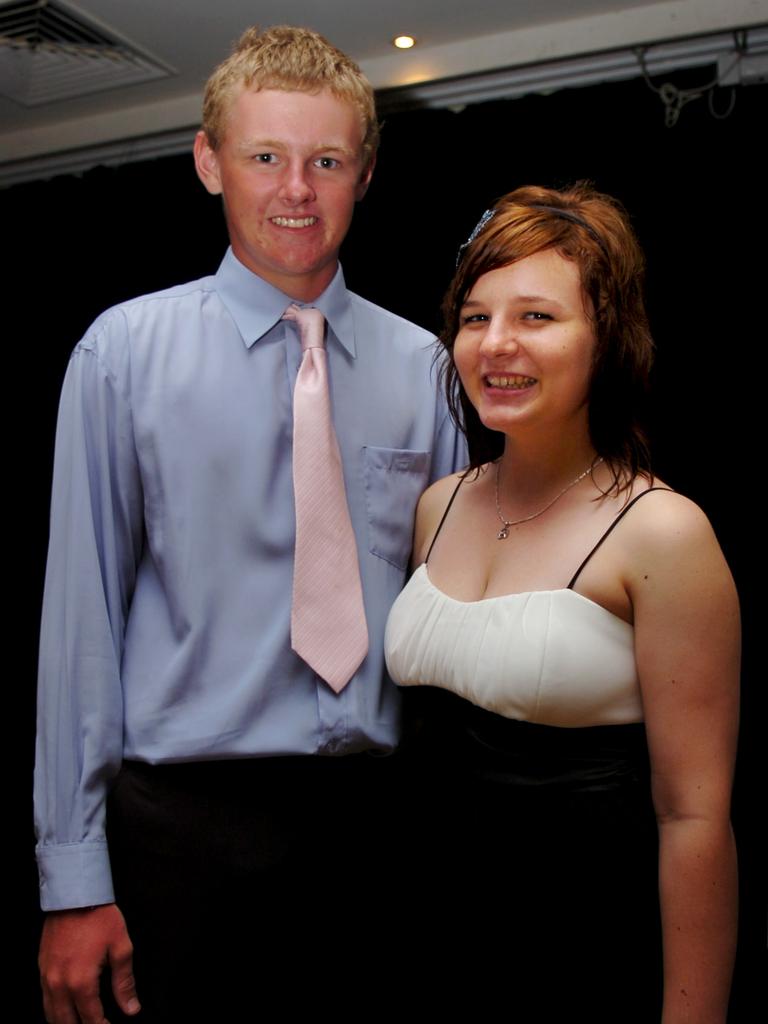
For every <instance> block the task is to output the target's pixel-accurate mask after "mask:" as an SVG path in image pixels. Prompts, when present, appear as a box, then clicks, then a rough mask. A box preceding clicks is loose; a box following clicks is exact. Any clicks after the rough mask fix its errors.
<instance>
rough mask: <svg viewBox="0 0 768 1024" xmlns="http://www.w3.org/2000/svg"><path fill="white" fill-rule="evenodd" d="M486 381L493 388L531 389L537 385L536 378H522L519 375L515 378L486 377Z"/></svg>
mask: <svg viewBox="0 0 768 1024" xmlns="http://www.w3.org/2000/svg"><path fill="white" fill-rule="evenodd" d="M485 379H486V381H487V382H488V384H489V385H490V386H491V387H492V388H511V389H515V388H529V387H531V386H532V385H533V384H535V383H536V378H535V377H521V376H519V375H516V376H514V377H486V378H485Z"/></svg>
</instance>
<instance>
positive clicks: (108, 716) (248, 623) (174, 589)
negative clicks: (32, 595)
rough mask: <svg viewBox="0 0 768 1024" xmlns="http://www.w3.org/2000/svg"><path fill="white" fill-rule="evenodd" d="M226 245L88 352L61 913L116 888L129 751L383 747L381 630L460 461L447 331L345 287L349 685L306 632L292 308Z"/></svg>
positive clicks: (48, 612)
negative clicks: (360, 627)
mask: <svg viewBox="0 0 768 1024" xmlns="http://www.w3.org/2000/svg"><path fill="white" fill-rule="evenodd" d="M289 301H290V300H289V298H288V296H286V295H284V294H282V293H281V292H279V291H278V290H276V289H275V288H273V287H272V286H271V285H269V284H267V283H266V282H265V281H263V280H262V279H261V278H259V277H257V276H255V275H254V274H252V273H251V272H250V271H249V270H247V269H246V268H245V267H244V266H243V265H242V264H240V263H239V262H238V260H237V259H236V258H235V257H234V255H233V254H232V252H231V250H230V251H229V252H228V253H227V255H226V256H225V258H224V261H223V263H222V265H221V267H220V268H219V271H218V273H217V274H216V276H215V277H207V278H203V279H201V280H199V281H194V282H192V283H190V284H186V285H181V286H179V287H176V288H171V289H169V290H167V291H163V292H158V293H156V294H153V295H146V296H143V297H141V298H138V299H134V300H132V301H130V302H126V303H123V304H122V305H119V306H117V307H115V308H114V309H111V310H109V311H107V312H106V313H104V314H103V315H102V316H101V317H99V319H98V320H97V321H96V322H95V323H94V324H93V326H92V327H91V329H90V330H89V331H88V333H87V334H86V336H85V337H84V338H83V340H82V341H81V342H80V343H79V345H78V346H77V348H76V349H75V351H74V353H73V355H72V359H71V362H70V365H69V368H68V371H67V376H66V379H65V383H64V389H63V393H62V399H61V408H60V412H59V423H58V430H57V440H56V461H55V469H54V484H53V505H52V520H51V541H50V550H49V559H48V571H47V576H46V593H45V602H44V612H43V626H42V638H41V657H40V696H39V702H40V712H39V727H38V755H37V766H36V783H35V789H36V820H37V828H38V839H39V843H38V862H39V866H40V877H41V894H42V905H43V908H44V909H48V910H51V909H57V908H67V907H77V906H87V905H93V904H98V903H105V902H109V901H111V900H112V898H113V894H112V885H111V875H110V870H109V858H108V853H107V847H106V841H105V836H104V809H105V799H106V792H107V789H108V786H109V782H110V779H111V778H112V777H113V776H114V775H115V774H116V772H117V771H118V769H119V767H120V763H121V761H122V759H123V758H124V757H125V758H131V759H136V760H141V761H147V762H150V763H152V764H156V763H166V762H179V761H189V760H194V761H199V760H205V759H216V758H244V757H254V756H279V755H290V754H322V755H339V754H345V753H350V752H355V751H362V750H381V751H387V750H390V749H391V748H392V746H393V745H394V744H395V742H396V741H397V735H398V694H397V691H396V689H395V687H394V686H393V685H392V684H391V683H390V682H389V680H388V679H387V678H386V674H385V668H384V662H383V635H384V626H385V621H386V617H387V613H388V611H389V608H390V606H391V604H392V602H393V600H394V598H395V597H396V595H397V593H398V592H399V590H400V589H401V587H402V584H403V581H404V577H405V573H406V567H407V564H408V558H409V554H410V548H411V532H412V527H413V513H414V509H415V506H416V502H417V499H418V497H419V495H420V494H421V492H422V491H423V490H424V488H425V487H426V486H427V484H428V483H429V482H430V481H431V480H433V479H436V478H438V477H440V476H443V475H445V474H446V473H449V472H451V471H452V470H453V469H454V468H455V467H456V465H457V463H461V462H462V461H463V455H464V452H463V446H462V445H461V444H460V443H458V442H457V439H456V435H455V431H454V429H453V427H452V425H451V423H450V420H449V419H448V417H447V411H446V408H445V405H444V403H443V401H442V400H441V399H440V398H439V397H438V394H437V388H436V382H435V374H434V371H433V369H432V356H433V349H432V338H431V336H430V335H429V334H427V333H426V332H424V331H422V330H421V329H420V328H417V327H414V326H413V325H412V324H409V323H407V322H406V321H404V320H402V319H400V318H399V317H397V316H394V315H393V314H391V313H388V312H386V311H385V310H383V309H380V308H379V307H377V306H374V305H372V304H371V303H369V302H366V301H365V300H364V299H361V298H360V297H359V296H357V295H354V294H353V293H351V292H349V291H347V289H346V287H345V285H344V279H343V275H342V272H341V269H339V270H338V272H337V274H336V276H335V278H334V280H333V281H332V282H331V284H330V285H329V287H328V288H327V289H326V291H325V292H324V293H323V294H322V295H321V296H320V298H319V299H318V300H317V301H316V302H315V303H313V305H316V306H317V307H318V308H319V309H321V310H322V312H323V313H324V314H325V317H326V319H327V321H328V346H327V347H328V360H329V373H330V382H331V383H330V387H331V401H332V406H333V416H334V421H335V426H336V431H337V434H338V438H339V444H340V447H341V453H342V460H343V464H344V478H345V483H346V488H347V496H348V501H349V506H350V514H351V518H352V525H353V528H354V532H355V537H356V540H357V548H358V554H359V561H360V572H361V577H362V582H363V593H364V598H365V609H366V617H367V621H368V629H369V634H370V651H369V653H368V656H367V657H366V659H365V660H364V662H363V664H362V665H361V667H360V669H359V670H358V672H357V674H356V675H355V676H354V678H353V679H352V681H351V682H350V683H349V685H348V686H347V687H346V688H345V689H344V690H343V691H342V693H341V694H338V695H337V694H335V693H334V692H333V691H332V690H331V689H330V688H329V687H328V686H327V685H326V684H325V683H324V682H322V681H321V680H320V679H319V678H318V677H317V676H316V675H315V674H314V673H313V672H312V670H311V669H310V668H309V667H308V666H307V665H306V664H305V663H304V662H303V661H301V660H300V659H299V658H298V657H297V656H296V655H295V654H294V653H293V652H292V651H291V649H290V640H289V621H290V602H291V581H292V571H293V547H294V510H293V485H292V478H291V434H292V393H293V385H294V382H295V378H296V372H297V369H298V365H299V361H300V358H301V346H300V343H299V340H298V334H297V330H296V325H295V324H293V323H289V322H286V321H283V320H281V315H282V313H283V311H284V309H285V308H286V306H287V305H288V303H289Z"/></svg>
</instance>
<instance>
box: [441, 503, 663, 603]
mask: <svg viewBox="0 0 768 1024" xmlns="http://www.w3.org/2000/svg"><path fill="white" fill-rule="evenodd" d="M651 491H669V492H670V493H674V492H673V491H672V488H671V487H649V488H648V490H647V491H643V492H642V493H641V494H638V495H636V496H635V497H634V498H633V499H632V501H630V503H629V504H628V505H625V506H624V508H623V509H622V510H621V512H619V514H618V515H617V516H616V518H615V519H614V520H613V522H612V523H611V525H610V526H609V527H608V529H607V530H606V531H605V533H604V534H603V535H602V537H601V538H600V540H599V541H598V542H597V544H595V546H594V547H593V548H592V550H591V551H590V552H589V554H588V555H587V557H586V558H585V559H584V561H583V562H582V563H581V565H580V566H579V568H578V569H577V570H576V572H575V573H574V574H573V576H572V577H571V582H570V583H569V584H568V586H567V587H566V590H573V585H574V583H575V582H576V580H577V579H578V578H579V576H581V571H582V569H584V567H585V566H586V564H587V562H588V561H589V560H590V558H591V557H592V555H594V553H595V552H596V551H597V549H598V548H599V547H600V545H601V544H602V543H603V541H604V540H606V539H607V538H608V537H609V536H610V534H611V533H612V532H613V530H615V529H616V527H617V526H618V525H619V523H620V522H621V520H622V519H623V518H624V516H625V515H626V514H627V512H629V510H630V509H631V508H632V506H633V505H635V504H636V503H637V502H638V501H640V499H641V498H644V497H645V496H646V494H650V493H651ZM449 507H450V506H449Z"/></svg>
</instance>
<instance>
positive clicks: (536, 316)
mask: <svg viewBox="0 0 768 1024" xmlns="http://www.w3.org/2000/svg"><path fill="white" fill-rule="evenodd" d="M551 319H552V317H551V315H550V314H549V313H539V312H538V311H536V310H531V311H530V313H526V314H525V315H524V316H523V320H551Z"/></svg>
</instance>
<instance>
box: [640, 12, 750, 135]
mask: <svg viewBox="0 0 768 1024" xmlns="http://www.w3.org/2000/svg"><path fill="white" fill-rule="evenodd" d="M733 39H734V45H735V48H736V52H735V54H734V55H733V60H732V61H731V62H730V64H728V65H727V67H726V68H725V69H724V70H723V72H722V73H721V72H720V69H719V68H718V71H717V73H716V74H715V77H714V78H713V79H712V80H711V81H709V82H707V83H706V84H705V85H699V86H696V87H694V88H689V89H678V87H677V86H676V85H675V84H674V83H673V82H664V83H663V85H655V84H654V83H653V82H652V81H651V75H650V72H649V70H648V63H647V61H646V55H647V53H648V49H649V47H647V46H637V47H635V51H634V52H635V56H636V57H637V61H638V63H639V65H640V70H641V71H642V74H643V79H644V80H645V84H646V85H647V86H648V88H649V89H650V90H651V92H655V93H656V95H657V96H658V97H659V98H660V99H661V102H662V103H663V104H664V123H665V125H666V126H667V128H674V127H675V125H676V124H677V122H678V120H679V119H680V112H681V111H682V109H683V107H684V106H685V105H686V104H687V103H690V102H691V101H692V100H698V99H701V97H702V96H706V97H707V106H708V108H709V112H710V114H711V115H712V117H715V118H717V119H718V120H723V119H725V118H726V117H729V116H730V114H731V113H732V112H733V108H734V107H735V105H736V90H735V88H734V87H733V86H731V95H730V100H729V103H728V108H727V110H725V111H724V112H722V113H718V112H717V111H716V110H715V108H714V101H713V95H714V90H715V89H716V88H717V87H718V86H719V85H720V83H721V80H722V79H727V77H728V75H730V73H731V71H733V69H734V68H735V67H736V66H737V65H738V63H739V61H740V60H741V58H742V56H743V54H744V53H745V52H746V49H747V36H746V32H734V33H733Z"/></svg>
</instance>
